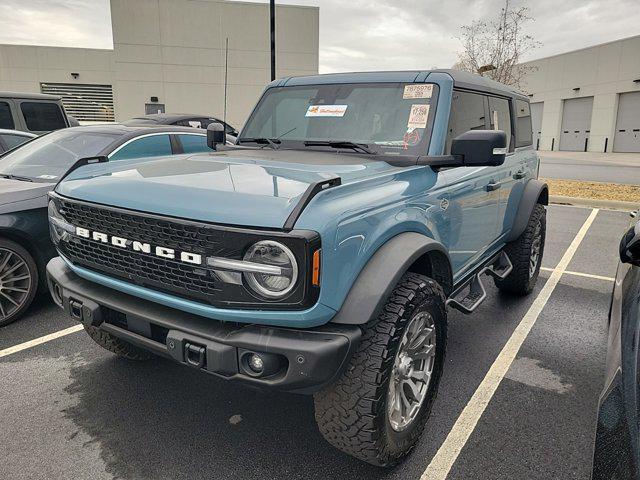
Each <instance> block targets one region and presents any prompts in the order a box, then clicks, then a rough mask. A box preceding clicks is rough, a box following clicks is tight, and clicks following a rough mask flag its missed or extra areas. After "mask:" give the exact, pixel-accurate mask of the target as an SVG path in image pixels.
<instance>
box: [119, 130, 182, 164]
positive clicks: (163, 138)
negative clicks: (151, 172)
mask: <svg viewBox="0 0 640 480" xmlns="http://www.w3.org/2000/svg"><path fill="white" fill-rule="evenodd" d="M172 153H173V152H172V151H171V141H170V140H169V135H152V136H150V137H142V138H140V139H138V140H134V141H132V142H131V143H128V144H127V145H125V146H124V147H122V148H121V149H120V150H118V151H117V152H116V153H115V154H113V155H112V156H111V157H109V158H110V159H111V160H124V159H126V158H142V157H158V156H166V155H171V154H172Z"/></svg>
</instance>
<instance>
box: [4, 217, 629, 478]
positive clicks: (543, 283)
mask: <svg viewBox="0 0 640 480" xmlns="http://www.w3.org/2000/svg"><path fill="white" fill-rule="evenodd" d="M628 223H629V216H628V214H627V213H626V212H617V211H606V210H600V211H597V210H592V209H585V208H576V207H565V206H551V207H549V209H548V217H547V225H548V230H547V241H546V251H545V254H544V261H543V268H544V270H543V271H542V273H541V278H540V281H539V282H538V285H537V288H536V290H535V291H534V292H533V294H531V295H530V296H528V297H526V298H524V299H514V298H509V297H506V296H502V295H500V294H499V293H498V291H497V290H496V289H495V288H494V287H493V285H492V284H490V283H489V282H488V285H490V288H489V298H488V300H487V301H486V302H485V303H484V304H483V305H482V306H481V307H480V308H479V310H478V312H477V313H476V314H474V315H472V316H464V315H462V314H460V313H458V312H456V311H453V310H450V311H449V343H448V351H447V361H446V367H445V371H444V376H443V380H442V383H441V385H440V391H439V394H438V398H437V400H436V402H435V404H434V409H433V413H432V416H431V418H430V420H429V422H428V423H427V428H426V430H425V434H424V436H423V438H422V440H421V442H420V443H419V444H418V446H417V447H416V449H415V450H414V451H413V453H412V454H411V455H410V457H409V458H408V459H407V460H406V461H405V462H404V463H403V464H402V465H400V466H398V467H396V468H395V469H391V470H383V469H378V468H375V467H371V466H368V465H366V464H363V463H360V462H358V461H357V460H354V459H352V458H350V457H348V456H346V455H344V454H342V453H340V452H338V451H336V450H334V449H333V448H331V447H330V446H329V445H328V444H327V443H325V442H324V440H323V439H322V438H321V436H320V434H319V433H318V431H317V430H316V427H315V423H314V419H313V402H312V399H311V398H310V397H304V396H296V395H289V394H281V393H273V392H271V393H258V392H255V391H253V390H250V389H247V388H246V387H242V386H238V385H233V384H229V383H227V382H225V381H223V380H219V379H217V378H214V377H211V376H207V375H204V374H201V373H199V372H196V371H193V370H190V369H188V368H185V367H182V366H179V365H176V364H172V363H170V362H169V361H166V360H162V359H158V360H154V361H150V362H147V363H130V362H127V361H124V360H120V359H118V358H116V357H115V356H113V355H111V354H109V353H108V352H106V351H104V350H102V349H101V348H100V347H98V346H97V345H94V344H93V343H92V342H91V340H90V339H89V338H88V337H87V336H86V335H84V334H83V333H72V334H69V335H66V336H62V337H60V338H56V339H53V340H51V341H48V342H45V343H42V344H39V345H36V346H33V347H31V348H26V349H24V350H20V351H18V352H15V353H10V351H9V350H7V349H9V348H10V347H13V346H15V345H19V344H22V343H24V342H28V341H31V340H33V339H36V338H39V337H41V336H43V335H47V334H51V333H53V332H57V331H60V330H62V329H66V328H68V327H72V326H74V322H73V321H72V320H70V319H68V318H67V317H66V316H65V315H64V314H63V313H62V312H61V311H59V310H58V309H57V308H56V307H54V306H53V305H52V304H51V303H50V302H48V301H42V302H40V303H39V305H36V306H35V307H34V308H32V310H31V312H30V314H29V315H28V316H27V317H26V318H24V319H22V320H21V321H19V322H17V323H14V324H12V325H9V326H8V327H6V328H4V329H2V330H0V357H1V358H0V392H1V393H0V478H3V479H4V478H7V479H9V478H11V479H22V478H29V479H39V478H46V479H58V478H77V479H85V478H95V479H102V478H108V479H111V478H126V479H147V478H148V479H177V478H180V479H182V478H184V479H200V478H224V479H232V478H242V479H249V478H256V479H258V478H259V479H279V478H323V479H326V478H338V477H339V478H367V479H378V478H403V479H420V478H421V477H422V478H425V479H443V478H445V476H446V474H447V472H448V476H446V478H449V479H588V478H589V475H590V466H591V449H592V439H593V433H594V428H595V411H596V406H597V399H598V395H599V393H600V390H601V389H602V383H603V374H604V362H605V352H606V322H607V312H608V308H609V300H610V293H611V289H612V286H613V278H612V277H614V275H615V269H616V264H617V247H618V240H619V238H620V236H621V235H622V233H623V231H624V229H625V227H626V226H627V225H628ZM520 344H521V345H520ZM505 345H506V347H507V348H504V349H503V347H505ZM3 352H4V355H3ZM7 352H9V353H7ZM501 372H506V373H505V374H504V375H503V374H502V373H501ZM485 407H486V408H485ZM441 446H442V448H440V447H441Z"/></svg>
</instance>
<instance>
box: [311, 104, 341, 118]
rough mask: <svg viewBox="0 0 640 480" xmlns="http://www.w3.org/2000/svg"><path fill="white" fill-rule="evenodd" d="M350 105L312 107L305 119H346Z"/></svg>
mask: <svg viewBox="0 0 640 480" xmlns="http://www.w3.org/2000/svg"><path fill="white" fill-rule="evenodd" d="M347 107H348V105H310V106H309V108H308V109H307V113H306V115H305V117H344V114H345V113H346V111H347Z"/></svg>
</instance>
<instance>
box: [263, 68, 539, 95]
mask: <svg viewBox="0 0 640 480" xmlns="http://www.w3.org/2000/svg"><path fill="white" fill-rule="evenodd" d="M432 73H441V74H445V75H448V76H449V77H451V79H452V80H453V84H454V87H456V88H462V89H466V90H476V91H482V92H487V93H492V94H495V95H502V96H507V97H516V98H519V99H521V100H526V101H528V100H529V97H528V96H527V95H525V94H524V93H522V92H519V91H518V90H516V89H515V88H514V87H511V86H509V85H505V84H503V83H500V82H496V81H495V80H491V79H490V78H486V77H483V76H481V75H476V74H474V73H470V72H463V71H461V70H453V69H436V70H402V71H386V72H385V71H380V72H347V73H327V74H321V75H309V76H301V77H288V78H283V79H280V80H275V81H274V82H272V83H271V84H270V86H296V85H314V84H331V83H364V82H423V81H429V75H430V74H432Z"/></svg>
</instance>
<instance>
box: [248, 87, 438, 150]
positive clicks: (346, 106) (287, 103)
mask: <svg viewBox="0 0 640 480" xmlns="http://www.w3.org/2000/svg"><path fill="white" fill-rule="evenodd" d="M437 88H438V87H437V85H434V84H424V83H423V84H417V83H409V84H407V83H371V84H366V83H358V84H334V85H311V86H301V87H278V88H270V89H269V90H267V91H266V92H265V94H264V95H263V97H262V98H261V99H260V102H259V104H258V106H257V107H256V109H255V110H254V112H253V114H252V115H251V118H249V120H248V121H247V124H246V126H245V128H244V129H243V131H242V134H241V137H240V139H239V140H240V142H239V143H243V142H244V143H247V142H251V141H253V140H255V139H270V140H272V141H273V140H276V139H277V140H280V142H278V145H280V146H281V147H282V148H286V147H287V146H289V147H292V148H304V144H303V143H302V142H305V141H306V142H307V143H314V142H316V143H319V142H343V143H344V142H353V143H358V144H365V145H367V146H368V147H369V150H371V151H374V152H375V153H381V154H389V155H402V154H405V155H406V154H409V155H426V153H427V150H428V146H429V145H428V144H429V138H430V137H431V129H432V124H433V117H434V114H435V107H434V106H435V103H436V101H437ZM263 143H264V142H263ZM307 146H308V147H313V148H318V145H307ZM344 147H345V145H344V144H343V145H341V146H340V148H344Z"/></svg>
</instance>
